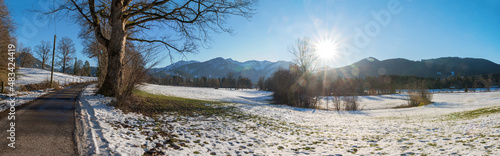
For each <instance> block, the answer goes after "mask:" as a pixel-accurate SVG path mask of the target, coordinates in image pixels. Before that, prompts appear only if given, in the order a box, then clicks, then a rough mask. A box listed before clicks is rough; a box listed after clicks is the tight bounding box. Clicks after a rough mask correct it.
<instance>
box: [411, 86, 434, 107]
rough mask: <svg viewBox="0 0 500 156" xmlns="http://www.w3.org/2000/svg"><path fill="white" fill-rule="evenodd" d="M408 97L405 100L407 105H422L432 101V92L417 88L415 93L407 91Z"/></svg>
mask: <svg viewBox="0 0 500 156" xmlns="http://www.w3.org/2000/svg"><path fill="white" fill-rule="evenodd" d="M408 97H409V98H408V100H407V102H408V106H409V107H418V106H424V105H428V104H431V103H432V102H431V100H432V93H430V92H429V91H428V90H427V89H419V90H418V91H417V92H415V93H409V94H408Z"/></svg>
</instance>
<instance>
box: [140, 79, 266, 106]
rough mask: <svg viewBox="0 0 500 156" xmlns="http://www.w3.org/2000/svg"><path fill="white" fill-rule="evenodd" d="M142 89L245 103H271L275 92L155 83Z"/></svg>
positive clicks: (173, 94)
mask: <svg viewBox="0 0 500 156" xmlns="http://www.w3.org/2000/svg"><path fill="white" fill-rule="evenodd" d="M140 89H141V90H143V91H146V92H149V93H153V94H160V95H168V96H176V97H185V98H191V99H200V100H208V101H223V102H231V103H244V104H269V102H270V100H271V99H272V97H271V95H272V94H273V93H272V92H269V91H257V90H254V89H240V90H228V89H225V88H221V89H214V88H201V87H200V88H198V87H181V86H164V85H154V84H147V85H143V86H140Z"/></svg>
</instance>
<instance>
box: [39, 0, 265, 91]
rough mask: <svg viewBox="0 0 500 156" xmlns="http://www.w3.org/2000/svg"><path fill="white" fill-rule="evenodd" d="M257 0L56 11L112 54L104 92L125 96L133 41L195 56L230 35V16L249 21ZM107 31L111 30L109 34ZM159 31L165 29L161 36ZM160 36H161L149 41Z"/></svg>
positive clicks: (169, 0) (106, 3)
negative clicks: (214, 37)
mask: <svg viewBox="0 0 500 156" xmlns="http://www.w3.org/2000/svg"><path fill="white" fill-rule="evenodd" d="M255 1H256V0H224V1H220V0H137V1H132V0H102V1H95V0H69V1H66V3H62V4H61V5H59V6H58V7H56V9H55V10H52V11H49V12H45V13H47V14H51V13H56V12H59V11H68V12H75V13H76V16H74V17H75V18H76V20H78V21H79V22H81V23H86V24H87V25H88V26H89V27H88V28H84V29H90V30H93V32H94V36H95V38H96V40H97V42H98V43H99V44H100V45H103V46H104V47H105V48H106V51H107V59H108V62H109V63H108V66H107V72H106V77H105V79H104V82H103V84H102V86H101V88H100V89H99V93H101V94H104V95H108V96H117V95H119V94H120V91H121V88H122V81H123V69H124V68H123V66H124V55H125V47H126V43H127V40H131V41H137V42H145V43H157V44H161V45H164V46H165V48H166V50H168V52H169V53H168V54H169V56H171V53H170V52H171V51H175V52H179V53H185V52H195V51H196V49H197V44H198V43H201V44H204V43H207V41H209V40H210V36H209V34H210V33H211V32H220V31H223V32H229V33H231V32H232V31H231V29H228V28H225V27H223V25H224V23H225V21H226V20H227V19H228V17H229V15H236V16H243V17H246V18H249V17H251V16H252V15H253V13H252V12H253V10H254V9H253V7H254V4H255ZM106 28H110V29H111V31H110V32H109V34H108V33H106ZM158 30H163V31H161V32H158ZM150 31H154V33H155V34H158V33H159V35H157V37H152V36H149V35H148V34H151V33H148V32H150Z"/></svg>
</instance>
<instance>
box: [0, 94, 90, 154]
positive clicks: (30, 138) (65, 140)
mask: <svg viewBox="0 0 500 156" xmlns="http://www.w3.org/2000/svg"><path fill="white" fill-rule="evenodd" d="M86 85H87V84H78V85H74V86H72V87H70V88H66V89H64V90H60V91H57V92H55V93H50V94H47V95H45V96H42V97H41V98H39V99H37V100H35V101H32V102H31V103H29V104H25V105H24V106H22V107H23V108H21V109H19V108H17V110H16V115H15V117H16V120H15V129H16V131H15V134H16V141H15V142H16V143H15V147H16V148H11V147H9V146H8V143H10V141H9V140H8V139H7V137H8V135H9V133H8V132H7V130H8V129H9V128H10V126H9V124H10V122H11V121H10V120H8V119H7V116H6V114H5V113H2V115H1V116H0V117H1V118H0V155H77V153H76V150H75V147H76V146H75V145H76V144H75V141H74V136H73V133H74V130H75V117H74V112H75V111H74V110H75V100H76V98H77V96H78V93H79V92H80V91H81V90H82V89H83V88H84V87H85V86H86ZM5 111H9V110H5Z"/></svg>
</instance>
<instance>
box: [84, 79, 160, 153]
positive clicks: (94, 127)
mask: <svg viewBox="0 0 500 156" xmlns="http://www.w3.org/2000/svg"><path fill="white" fill-rule="evenodd" d="M96 91H97V84H91V85H88V86H87V87H85V88H84V89H83V90H82V92H80V94H79V96H78V100H77V103H76V104H75V105H76V106H75V108H76V111H75V120H76V121H75V123H76V128H75V140H76V142H77V150H78V153H79V155H115V154H118V155H142V154H143V153H144V149H143V148H141V145H142V144H144V141H145V140H146V136H144V135H142V134H140V133H139V132H137V130H135V131H133V132H130V131H129V130H128V129H127V128H123V127H116V126H114V125H112V124H111V123H125V122H128V120H130V119H142V120H145V121H148V120H151V119H150V118H148V117H145V116H143V115H142V114H136V113H127V114H125V113H123V112H122V111H121V110H118V109H115V108H114V107H112V106H109V105H108V104H109V103H110V102H111V101H113V100H115V98H112V97H105V96H103V95H100V94H96ZM130 135H134V136H130Z"/></svg>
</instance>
